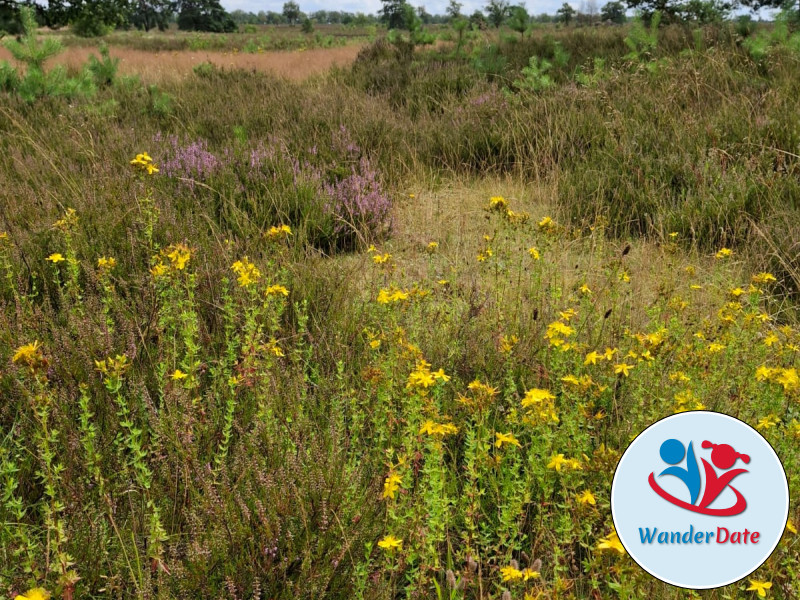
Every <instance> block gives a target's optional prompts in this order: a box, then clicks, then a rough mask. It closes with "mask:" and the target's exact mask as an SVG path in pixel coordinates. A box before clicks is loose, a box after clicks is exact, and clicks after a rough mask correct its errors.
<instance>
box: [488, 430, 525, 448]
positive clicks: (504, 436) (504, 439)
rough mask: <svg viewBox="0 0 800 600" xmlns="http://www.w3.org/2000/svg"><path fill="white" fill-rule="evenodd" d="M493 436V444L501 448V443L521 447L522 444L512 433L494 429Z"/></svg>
mask: <svg viewBox="0 0 800 600" xmlns="http://www.w3.org/2000/svg"><path fill="white" fill-rule="evenodd" d="M494 436H495V438H496V440H495V442H494V445H495V446H496V447H497V448H502V447H503V444H507V445H510V446H516V447H517V448H521V447H522V445H521V444H520V443H519V440H518V439H517V438H516V437H514V434H513V433H511V432H508V433H500V432H499V431H496V432H495V434H494Z"/></svg>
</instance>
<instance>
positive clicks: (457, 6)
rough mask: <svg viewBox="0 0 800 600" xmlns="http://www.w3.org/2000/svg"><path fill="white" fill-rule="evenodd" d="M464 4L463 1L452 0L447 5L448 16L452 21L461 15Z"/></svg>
mask: <svg viewBox="0 0 800 600" xmlns="http://www.w3.org/2000/svg"><path fill="white" fill-rule="evenodd" d="M462 6H464V5H463V4H461V2H457V1H456V0H450V3H449V4H448V5H447V11H446V13H447V16H448V18H449V19H450V20H451V21H454V20H456V19H457V18H459V17H460V16H461V7H462Z"/></svg>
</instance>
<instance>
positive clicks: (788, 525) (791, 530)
mask: <svg viewBox="0 0 800 600" xmlns="http://www.w3.org/2000/svg"><path fill="white" fill-rule="evenodd" d="M786 531H788V532H789V533H791V534H793V535H797V527H795V526H794V521H792V519H791V517H790V518H789V519H787V521H786Z"/></svg>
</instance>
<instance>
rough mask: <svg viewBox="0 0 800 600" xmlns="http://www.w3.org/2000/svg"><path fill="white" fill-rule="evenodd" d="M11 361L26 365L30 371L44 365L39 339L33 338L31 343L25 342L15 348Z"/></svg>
mask: <svg viewBox="0 0 800 600" xmlns="http://www.w3.org/2000/svg"><path fill="white" fill-rule="evenodd" d="M11 362H13V363H15V364H21V365H25V366H26V367H28V368H29V369H30V370H31V371H36V369H38V368H40V367H42V366H44V365H46V364H47V363H46V361H45V359H44V357H43V356H42V350H41V344H40V343H39V340H35V341H34V342H33V343H32V344H25V345H23V346H20V347H19V348H17V350H16V352H14V356H13V357H12V358H11Z"/></svg>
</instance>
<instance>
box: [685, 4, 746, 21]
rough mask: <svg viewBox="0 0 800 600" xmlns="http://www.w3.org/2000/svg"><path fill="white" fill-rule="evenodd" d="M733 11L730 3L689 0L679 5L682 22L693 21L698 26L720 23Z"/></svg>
mask: <svg viewBox="0 0 800 600" xmlns="http://www.w3.org/2000/svg"><path fill="white" fill-rule="evenodd" d="M731 10H733V5H732V4H731V3H730V2H723V1H720V0H689V1H688V2H685V3H684V4H683V5H681V8H680V13H679V14H680V16H681V17H682V19H683V20H684V21H693V22H695V23H698V24H700V25H709V24H711V23H721V22H722V21H724V20H725V19H726V18H727V17H728V14H729V13H730V12H731Z"/></svg>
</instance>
